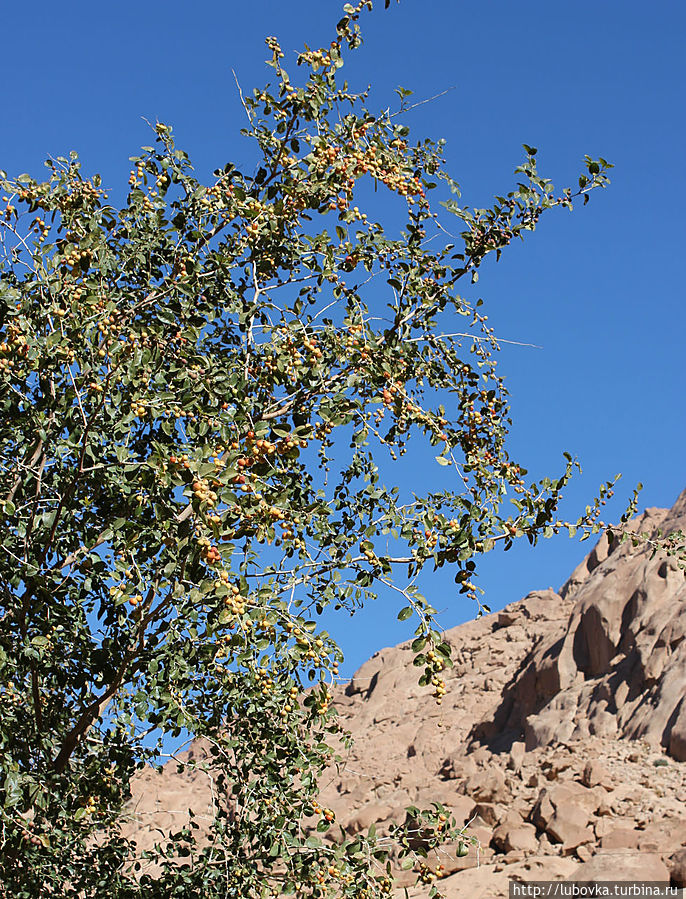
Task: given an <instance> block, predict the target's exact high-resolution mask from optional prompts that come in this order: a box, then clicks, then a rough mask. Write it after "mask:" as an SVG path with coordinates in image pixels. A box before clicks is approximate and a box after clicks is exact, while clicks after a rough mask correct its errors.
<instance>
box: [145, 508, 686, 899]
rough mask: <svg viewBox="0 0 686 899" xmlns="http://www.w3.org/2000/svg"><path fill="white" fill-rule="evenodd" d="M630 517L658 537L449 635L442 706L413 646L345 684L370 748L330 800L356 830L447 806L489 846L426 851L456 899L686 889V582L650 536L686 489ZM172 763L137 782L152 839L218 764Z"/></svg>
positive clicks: (345, 696)
mask: <svg viewBox="0 0 686 899" xmlns="http://www.w3.org/2000/svg"><path fill="white" fill-rule="evenodd" d="M631 528H632V529H633V530H634V531H636V532H639V533H642V534H647V535H648V538H649V540H648V542H646V541H644V540H642V541H640V542H639V543H638V545H633V542H632V541H631V540H627V541H625V542H621V543H620V542H619V541H614V542H613V544H612V545H611V546H608V542H607V539H606V538H605V537H603V538H602V539H601V540H600V542H599V543H598V544H597V546H596V547H595V548H594V549H593V551H592V552H591V553H590V555H589V556H588V557H587V558H586V559H585V560H584V561H583V562H582V563H581V565H579V567H578V568H577V569H576V570H575V571H574V572H573V574H572V576H571V577H570V579H569V580H568V581H567V583H566V584H565V585H564V587H562V589H561V590H560V591H559V592H555V591H554V590H552V589H547V590H542V591H536V592H534V593H531V594H529V596H527V597H526V598H524V599H522V600H520V601H518V602H515V603H512V604H511V605H509V606H506V607H505V609H504V610H503V611H501V612H498V613H495V614H492V615H489V616H486V617H483V618H481V619H478V620H474V621H471V622H468V623H466V624H463V625H460V626H459V627H456V628H454V629H452V630H450V631H448V632H447V634H446V639H447V640H448V641H449V642H450V643H451V645H452V647H453V659H454V660H455V667H454V668H452V669H450V670H448V671H447V676H446V678H445V680H446V685H447V688H448V689H447V694H446V696H445V697H444V699H443V702H442V705H441V706H437V705H436V704H435V702H434V700H433V699H432V697H431V696H430V695H428V693H427V689H426V688H420V687H418V686H417V683H416V680H417V669H416V668H414V667H413V666H412V658H413V656H412V652H411V649H410V645H409V643H407V644H401V645H399V646H396V647H394V648H389V649H383V650H381V651H380V652H378V653H376V654H375V655H374V656H373V657H372V658H371V659H370V660H369V661H368V662H366V663H365V664H364V665H363V666H362V667H361V668H360V669H359V671H358V672H357V673H356V674H355V676H354V677H353V678H352V680H351V681H350V683H349V684H347V685H345V686H343V687H341V688H340V690H339V692H338V694H337V696H336V699H335V702H336V705H337V708H338V711H339V714H340V716H341V718H342V721H343V724H344V726H345V727H346V728H347V729H348V730H350V731H351V732H352V734H353V736H354V738H355V744H354V747H353V749H352V750H351V751H350V752H349V754H348V756H347V758H346V759H345V764H344V765H343V766H341V768H340V770H332V771H331V772H330V774H329V775H328V776H327V778H325V780H324V782H323V783H322V800H321V801H322V805H325V806H327V807H330V808H331V809H333V810H334V811H335V813H336V818H337V821H338V822H339V823H340V824H341V825H342V826H343V827H344V828H345V830H346V831H347V832H348V833H350V834H354V833H356V832H359V831H361V830H365V829H366V828H368V827H369V826H370V825H371V824H372V823H374V824H376V827H377V831H378V832H383V830H384V827H385V826H388V824H389V823H390V822H391V821H392V820H398V818H400V819H401V820H402V818H403V816H404V811H403V810H404V809H405V807H406V806H408V805H418V806H421V805H429V804H430V803H431V802H433V801H439V802H442V803H444V804H445V805H447V806H449V807H450V808H451V809H452V810H453V812H454V814H455V816H456V818H457V819H458V820H459V821H461V822H463V823H464V824H465V826H467V827H468V832H469V834H470V835H471V836H474V837H476V838H477V839H478V841H479V847H478V848H476V849H473V850H472V851H470V853H469V855H468V856H466V857H464V858H459V857H457V856H456V853H455V851H454V848H455V847H447V848H446V849H444V850H441V852H440V853H434V854H433V855H432V856H431V857H430V858H429V859H428V869H427V871H426V874H427V878H429V877H432V876H436V877H439V878H440V879H441V880H442V883H441V888H442V890H443V891H444V892H445V894H446V896H447V897H448V899H458V897H460V899H461V897H465V899H466V897H470V899H471V897H480V896H483V897H484V899H485V897H489V899H491V897H499V896H506V895H507V892H508V882H509V880H510V879H518V880H522V881H529V880H548V879H552V880H566V879H569V880H593V879H599V880H609V879H614V878H619V877H621V879H624V880H631V879H639V878H640V879H644V880H646V879H649V880H669V879H670V877H671V878H672V882H673V883H674V884H677V885H686V639H684V638H685V636H686V578H685V577H684V572H683V571H682V570H680V569H679V568H678V566H677V564H676V562H675V560H674V557H667V556H665V555H663V554H660V553H656V554H653V547H652V544H651V542H650V540H651V539H654V538H655V537H656V536H657V533H658V530H660V531H661V532H662V533H663V534H665V533H670V532H672V531H674V530H676V529H681V530H683V531H686V491H684V493H682V494H681V496H680V497H679V499H678V500H677V503H676V504H675V506H674V507H673V508H672V509H671V510H661V509H648V510H646V511H645V512H644V513H643V515H641V516H640V517H639V518H637V519H635V520H634V521H633V522H632V523H631ZM202 751H203V750H202V747H201V746H196V747H193V748H192V749H191V750H190V752H191V753H195V754H196V755H198V754H202ZM173 767H174V770H173V771H172V770H171V768H170V769H169V770H165V771H164V772H163V773H162V774H161V775H158V774H155V773H153V772H152V771H149V772H145V773H144V774H143V775H142V776H141V779H140V780H139V782H138V785H137V788H136V794H135V796H134V799H133V801H132V804H131V813H132V824H131V828H132V832H135V833H136V834H137V838H138V839H139V842H140V845H141V846H143V845H145V844H146V843H147V842H149V841H151V840H152V827H153V821H154V826H164V825H165V824H168V823H169V824H171V823H177V824H178V823H180V822H181V820H182V819H184V818H185V809H186V808H187V807H188V805H193V806H194V808H195V810H196V812H197V811H201V810H202V805H203V803H207V796H206V795H205V794H206V793H207V790H208V787H207V784H206V783H205V782H203V776H202V774H201V773H200V772H198V771H196V772H194V773H192V774H186V775H184V776H183V777H182V776H179V775H177V774H176V771H175V766H173ZM184 778H185V779H184ZM451 848H452V850H453V851H451ZM399 876H400V877H401V878H402V877H404V878H405V880H404V882H405V883H406V884H407V885H408V887H410V884H412V883H413V882H414V879H415V875H414V874H413V873H412V872H405V873H404V874H401V875H399ZM426 892H427V888H426V887H424V888H423V890H422V889H420V888H414V887H410V889H409V895H410V896H412V897H419V896H423V895H425V894H426Z"/></svg>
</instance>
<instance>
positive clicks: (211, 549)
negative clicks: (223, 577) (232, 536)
mask: <svg viewBox="0 0 686 899" xmlns="http://www.w3.org/2000/svg"><path fill="white" fill-rule="evenodd" d="M198 546H199V547H200V555H201V556H202V558H203V559H204V561H205V562H207V564H208V565H216V564H217V562H219V561H220V560H221V553H220V552H219V550H218V549H217V547H216V546H214V545H213V544H212V543H211V542H210V540H209V539H208V538H207V537H199V538H198Z"/></svg>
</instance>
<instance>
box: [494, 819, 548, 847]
mask: <svg viewBox="0 0 686 899" xmlns="http://www.w3.org/2000/svg"><path fill="white" fill-rule="evenodd" d="M492 842H493V845H495V846H496V847H497V848H498V849H500V850H501V851H502V852H506V853H510V852H537V851H538V840H537V839H536V828H535V827H534V826H533V824H525V823H524V822H520V823H519V824H514V825H512V824H500V825H499V826H498V827H496V829H495V830H494V831H493V840H492Z"/></svg>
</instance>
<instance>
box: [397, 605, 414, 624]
mask: <svg viewBox="0 0 686 899" xmlns="http://www.w3.org/2000/svg"><path fill="white" fill-rule="evenodd" d="M411 616H412V606H405V608H404V609H401V610H400V611H399V612H398V621H407V619H408V618H410V617H411Z"/></svg>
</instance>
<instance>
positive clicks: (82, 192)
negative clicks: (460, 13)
mask: <svg viewBox="0 0 686 899" xmlns="http://www.w3.org/2000/svg"><path fill="white" fill-rule="evenodd" d="M388 5H389V4H388V2H386V6H388ZM368 6H369V7H371V3H369V2H360V3H358V4H357V5H355V6H352V5H351V4H346V6H345V7H344V15H343V18H342V19H341V20H340V21H339V22H338V24H337V26H336V28H335V33H334V39H333V41H332V42H331V44H330V46H329V47H326V48H323V49H316V50H311V49H305V50H304V51H303V52H302V53H300V55H299V56H298V57H297V69H296V71H294V72H293V73H289V71H287V68H286V66H285V63H284V53H283V52H282V50H281V48H280V46H279V43H278V41H277V39H276V38H274V37H270V38H268V39H267V46H268V48H269V52H270V59H269V65H270V66H271V67H272V69H273V71H274V83H273V84H272V85H271V86H267V87H266V88H265V89H263V90H256V91H254V92H253V93H252V94H249V95H247V96H245V97H243V104H244V108H245V113H246V116H247V122H248V124H247V126H246V128H245V130H244V133H245V134H246V135H247V136H248V137H249V138H251V139H252V141H253V144H254V147H255V149H256V152H257V153H258V156H259V162H258V164H257V165H256V166H255V169H254V170H253V171H251V172H242V171H239V169H238V168H236V167H235V166H234V165H232V164H231V163H229V164H227V165H224V166H223V167H221V168H219V169H217V170H216V172H215V173H214V177H213V180H211V182H210V183H208V184H203V183H201V182H200V180H198V179H197V178H196V176H195V174H194V171H193V169H192V167H191V165H190V161H189V159H188V157H187V155H186V154H185V153H184V152H183V151H182V150H180V149H177V148H176V146H175V144H174V140H173V136H172V130H171V128H170V127H169V126H168V125H166V124H162V123H158V124H157V125H156V126H154V132H155V139H154V144H153V146H150V147H144V148H143V150H142V152H141V155H139V156H137V157H135V158H134V159H133V165H132V169H131V173H130V179H129V189H128V195H127V197H126V201H125V203H124V204H123V205H121V208H115V206H114V205H112V204H111V203H110V202H109V196H108V193H107V191H106V190H105V188H104V187H103V185H102V183H101V179H100V178H99V177H98V176H93V177H87V176H86V175H85V174H84V173H83V171H82V168H81V165H80V163H79V161H78V159H77V158H76V156H75V155H72V156H71V157H70V158H69V159H67V158H59V159H50V160H48V162H47V163H46V164H47V167H48V171H47V176H46V179H45V180H44V181H40V180H36V179H35V178H33V177H31V176H29V175H20V176H18V177H16V178H11V177H9V176H8V175H6V174H5V173H0V177H1V180H2V189H3V191H4V195H5V197H4V201H3V202H4V207H2V209H0V240H1V241H2V252H1V254H0V323H1V324H0V402H1V403H2V412H3V414H2V419H1V421H0V503H1V510H2V519H1V520H2V530H1V539H0V548H1V550H2V551H1V552H0V695H1V696H2V706H3V714H2V723H1V724H0V764H1V766H2V771H1V772H0V884H2V885H1V886H0V895H5V896H8V897H9V896H11V897H13V899H21V897H26V899H28V897H35V896H53V895H57V894H59V895H60V896H64V897H68V896H73V897H77V896H78V897H81V896H83V897H96V896H103V895H107V896H111V897H132V899H133V897H141V899H143V897H145V899H148V897H151V899H152V897H157V896H160V897H161V896H165V897H166V896H179V897H185V896H187V897H191V896H203V897H207V899H211V897H215V896H216V897H220V896H221V897H227V896H229V897H242V899H248V897H271V896H279V895H297V896H303V897H304V896H311V897H326V896H347V897H356V899H364V897H375V896H381V895H384V894H386V893H388V892H389V891H390V889H391V887H392V871H393V870H394V869H393V868H392V867H391V865H390V861H389V859H390V858H391V856H392V858H393V860H394V863H398V864H399V865H401V866H403V867H412V866H413V865H415V862H416V858H417V855H421V853H422V852H425V851H426V848H427V847H429V846H431V845H432V844H433V843H434V842H437V841H440V840H442V839H445V838H446V837H447V836H451V837H452V838H455V836H456V834H458V831H457V829H456V826H455V822H454V820H453V819H452V818H451V816H450V812H449V810H447V809H444V808H442V807H440V806H435V807H434V808H432V809H429V810H425V811H422V810H417V809H412V810H410V812H409V813H408V815H407V818H406V820H405V821H403V822H398V825H397V828H396V829H395V830H394V832H393V834H392V836H391V839H390V840H387V839H385V838H384V839H381V838H379V837H377V835H376V834H375V833H374V830H373V829H372V830H371V831H370V832H369V833H367V834H362V835H356V836H355V837H354V838H347V837H345V835H344V834H340V833H339V832H338V830H337V828H336V822H335V821H334V820H333V815H332V813H331V812H330V811H329V810H327V809H322V808H321V807H320V806H319V804H318V801H317V783H318V778H319V776H320V775H321V772H322V771H323V769H324V768H325V767H326V766H327V765H330V764H332V763H334V762H335V758H336V753H337V752H338V748H339V747H340V745H341V744H342V741H343V742H344V741H345V734H343V733H342V732H341V729H340V726H339V724H338V722H337V718H336V714H335V708H333V706H332V704H331V700H332V695H333V687H334V685H335V683H336V678H337V675H338V665H339V663H340V661H341V658H342V656H341V651H340V649H339V647H338V646H337V644H336V641H335V637H334V636H332V635H331V634H329V633H328V632H327V631H325V630H323V629H322V627H321V625H320V623H319V622H320V616H321V614H322V612H323V611H324V610H325V609H327V608H330V607H335V608H339V609H342V610H348V611H353V610H355V609H356V608H358V607H359V606H361V605H362V604H363V603H364V602H365V601H367V600H368V599H369V598H371V597H374V596H375V595H376V594H377V593H378V592H379V590H380V589H387V588H391V589H393V590H395V591H398V592H399V593H400V594H402V597H403V598H402V600H401V604H402V608H401V611H400V612H399V617H400V618H401V619H405V618H410V617H412V616H415V618H416V624H417V628H416V633H415V640H414V643H413V650H414V652H415V656H416V658H415V662H416V664H417V666H418V678H419V681H420V683H421V684H422V685H423V686H425V687H426V689H427V697H428V698H429V697H430V696H432V695H433V698H434V701H436V702H438V703H440V702H441V699H442V695H443V693H444V692H445V685H444V682H443V678H442V672H443V670H444V669H445V668H446V667H447V666H449V665H450V664H451V661H450V647H449V645H448V644H447V643H446V642H445V641H444V639H443V636H442V634H441V632H440V630H439V629H438V628H437V627H436V625H435V622H434V620H433V613H434V610H433V609H432V607H431V606H430V604H429V602H428V600H427V599H425V598H424V597H423V596H421V595H420V594H419V592H418V591H417V590H416V588H415V587H414V586H413V579H414V578H415V576H416V575H417V574H418V573H419V572H420V571H421V570H422V569H423V568H425V567H426V566H442V565H450V566H452V568H453V569H454V572H455V581H456V585H457V591H456V592H457V593H458V594H462V595H464V597H465V598H471V599H478V595H479V594H478V592H477V587H476V584H475V581H474V577H475V574H476V566H477V562H478V558H479V556H481V555H482V554H483V553H486V552H489V551H490V550H491V549H492V548H493V547H494V546H495V545H496V543H501V544H503V545H504V546H505V547H506V548H507V547H508V546H509V545H511V543H512V541H514V540H515V539H517V538H526V539H528V540H529V541H530V542H531V543H535V542H536V541H537V540H538V539H539V538H540V537H541V536H550V535H551V534H553V533H555V532H557V531H558V530H559V529H560V528H562V527H566V528H568V529H570V530H572V531H574V529H575V528H577V527H578V528H580V529H581V530H582V531H583V533H584V534H585V535H587V534H588V533H591V532H592V531H597V530H598V529H599V528H600V527H601V524H600V522H599V513H600V507H601V505H602V502H603V499H604V496H605V495H606V494H607V493H611V492H612V483H608V484H606V485H604V486H603V487H602V489H601V493H600V495H599V497H598V499H597V500H595V501H594V503H592V504H591V505H590V506H589V507H588V509H587V510H586V511H585V513H584V514H583V515H582V516H581V517H580V519H579V520H578V521H577V522H575V523H574V524H570V523H566V522H563V521H561V520H560V519H559V517H558V503H559V500H560V496H561V494H562V491H563V489H564V487H565V484H566V483H567V481H568V479H569V478H570V476H571V475H572V471H573V467H574V462H573V460H572V458H571V457H570V456H567V458H566V460H565V462H564V463H563V464H562V465H561V470H560V472H558V473H557V474H556V476H555V477H552V478H546V479H544V480H542V481H539V482H535V483H528V482H527V480H526V476H527V472H526V470H525V469H524V468H523V467H522V466H521V465H519V464H518V463H517V462H515V461H514V460H513V459H512V458H511V457H510V455H509V453H508V449H507V434H508V427H509V425H510V421H509V408H508V398H507V392H506V389H505V385H504V382H503V378H502V376H501V375H500V372H499V370H498V369H497V367H496V351H497V349H498V340H497V337H496V335H495V334H494V333H493V330H492V329H491V328H490V327H489V325H488V320H487V317H486V315H484V314H483V312H482V310H481V308H480V305H479V304H478V303H477V304H475V305H471V304H470V303H469V302H468V301H467V300H466V299H465V298H464V297H463V296H461V295H460V293H459V291H460V289H461V287H460V285H461V284H462V283H467V284H469V283H472V282H474V281H476V279H477V277H478V274H479V267H480V265H481V263H482V262H483V260H484V259H485V258H486V257H487V256H488V255H489V254H494V255H495V256H496V257H498V258H499V257H500V255H501V253H502V252H503V251H504V250H506V249H507V247H508V245H509V244H510V243H511V242H512V241H513V240H514V239H515V238H523V237H524V236H525V235H527V234H528V233H529V232H531V231H533V230H534V229H535V227H536V225H537V223H538V221H539V218H540V216H541V215H542V214H544V213H546V212H548V210H550V209H552V208H555V207H559V206H561V207H569V208H571V206H572V202H573V200H574V199H575V198H577V197H578V198H582V197H583V200H584V202H585V201H586V200H588V197H589V193H590V192H591V191H592V190H593V189H595V188H597V187H603V186H605V185H606V184H607V180H608V179H607V174H606V173H607V170H608V168H609V164H608V163H607V162H606V161H605V160H603V159H599V160H593V159H590V158H588V157H587V158H586V160H585V164H584V169H583V173H582V174H581V176H580V178H579V182H578V188H575V189H574V191H572V190H571V189H566V190H564V191H561V192H556V191H555V188H554V186H553V184H552V183H551V182H550V181H549V180H547V179H545V178H543V177H541V176H540V175H539V173H538V171H537V168H536V149H535V148H533V147H528V146H525V148H524V151H525V152H524V159H523V162H522V163H521V165H519V166H518V168H517V169H516V180H515V183H514V184H513V186H512V189H511V190H510V191H509V192H508V193H506V194H504V195H502V196H496V197H495V199H494V202H493V205H492V206H491V207H490V208H488V209H476V208H471V207H469V206H466V205H462V203H461V200H460V193H459V187H458V185H457V183H456V182H455V181H454V180H453V179H452V178H451V177H450V176H449V175H448V174H447V172H446V171H445V170H444V164H443V159H442V144H441V142H440V141H439V142H433V141H432V140H428V139H425V140H419V141H417V140H414V139H411V138H410V133H409V128H408V127H407V125H406V124H405V116H404V113H405V112H406V111H407V107H408V103H409V100H408V93H407V92H405V91H403V90H400V91H399V95H400V106H399V108H398V109H397V110H395V111H392V110H391V109H383V110H376V111H375V112H373V113H372V112H371V111H370V110H369V109H368V108H367V95H366V94H365V93H355V92H353V91H352V90H351V88H350V87H349V86H348V85H347V83H345V82H344V81H343V80H342V78H341V71H340V70H341V67H342V66H343V60H344V57H345V55H346V54H347V53H348V52H350V51H353V50H354V49H355V48H356V47H357V46H358V45H359V43H360V40H361V38H360V32H359V19H360V17H361V15H362V14H363V11H364V9H365V7H368ZM373 190H379V191H386V192H390V193H391V194H393V195H395V197H396V198H397V204H396V206H395V207H394V208H395V209H396V210H397V215H396V216H395V217H394V218H393V217H391V218H392V220H389V221H386V222H384V221H377V220H376V216H375V214H374V208H375V205H374V193H373ZM433 196H436V197H442V198H443V199H442V200H439V201H436V202H434V201H433V199H432V198H433ZM439 202H440V203H442V207H443V208H442V209H439V208H438V205H437V203H439ZM365 210H367V211H365ZM449 215H451V216H452V217H453V221H456V222H457V223H458V230H459V231H460V234H459V237H454V238H453V237H451V236H450V235H449V234H448V231H447V229H446V225H445V222H446V217H447V216H449ZM411 439H412V440H413V441H415V442H417V443H419V444H420V445H422V446H424V447H429V448H430V451H431V454H430V456H429V458H431V460H432V462H433V459H434V458H435V462H436V464H438V465H441V466H444V467H445V468H446V469H448V468H449V469H450V474H451V484H452V486H451V487H450V488H449V489H445V490H442V491H425V492H423V491H422V489H421V487H422V485H421V479H415V482H414V485H413V486H414V492H413V493H412V494H411V495H409V494H408V492H407V491H405V490H402V489H401V488H400V487H399V486H398V485H397V484H395V485H394V484H393V482H392V478H393V471H394V466H395V465H396V463H397V465H402V464H403V460H402V457H403V456H404V455H405V453H406V450H407V446H408V442H409V441H410V440H411ZM389 478H390V479H391V481H390V484H389V483H388V480H389ZM391 614H393V613H392V612H391ZM185 733H190V734H191V735H193V736H195V737H203V738H205V739H206V740H207V741H208V743H209V745H210V746H211V751H212V764H211V770H212V773H213V784H214V788H213V812H214V819H213V820H212V821H211V822H210V823H209V824H206V823H202V824H200V823H198V822H195V821H194V822H193V823H192V826H190V827H189V828H186V829H184V830H183V831H182V832H180V833H168V834H164V835H161V836H160V841H159V844H158V846H157V848H156V849H155V850H154V851H151V852H149V853H148V856H147V857H146V858H141V857H139V856H138V855H137V854H136V851H135V847H132V846H131V845H130V844H129V842H128V841H127V840H125V839H123V838H122V836H121V830H120V828H121V821H122V814H123V810H124V808H125V803H126V800H127V798H128V796H129V790H130V782H131V778H132V777H133V776H134V773H135V771H136V770H137V769H138V768H140V767H141V766H143V765H145V764H146V763H147V762H150V761H154V760H156V759H158V758H159V751H160V746H161V745H162V743H163V741H165V740H168V739H169V738H170V737H175V736H177V737H178V736H180V735H182V734H185ZM418 834H419V835H420V836H421V839H419V838H418ZM460 845H461V846H462V849H461V850H460V851H465V852H466V851H467V850H468V848H469V835H468V833H466V834H464V842H463V843H462V844H460ZM418 871H419V876H420V877H422V878H424V879H425V880H426V871H425V869H421V868H418ZM430 890H431V894H432V895H435V894H436V890H437V887H436V885H435V884H432V886H431V887H430Z"/></svg>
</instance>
